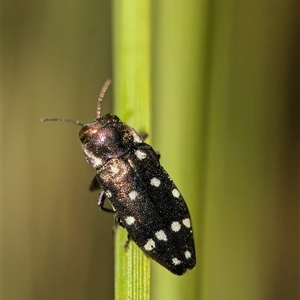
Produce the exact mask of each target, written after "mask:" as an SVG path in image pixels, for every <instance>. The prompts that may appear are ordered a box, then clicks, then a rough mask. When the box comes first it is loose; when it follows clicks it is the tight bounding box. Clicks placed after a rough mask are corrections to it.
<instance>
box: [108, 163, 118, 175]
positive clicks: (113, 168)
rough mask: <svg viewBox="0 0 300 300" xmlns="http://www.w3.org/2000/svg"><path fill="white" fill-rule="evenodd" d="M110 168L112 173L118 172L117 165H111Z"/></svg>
mask: <svg viewBox="0 0 300 300" xmlns="http://www.w3.org/2000/svg"><path fill="white" fill-rule="evenodd" d="M110 169H111V171H112V172H113V173H114V174H118V173H119V172H120V169H119V167H118V166H117V165H112V166H111V167H110Z"/></svg>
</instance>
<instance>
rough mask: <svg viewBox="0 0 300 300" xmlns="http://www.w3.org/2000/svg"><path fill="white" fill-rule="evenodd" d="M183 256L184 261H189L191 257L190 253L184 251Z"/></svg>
mask: <svg viewBox="0 0 300 300" xmlns="http://www.w3.org/2000/svg"><path fill="white" fill-rule="evenodd" d="M184 256H185V258H186V259H189V258H191V257H192V254H191V252H190V251H185V252H184Z"/></svg>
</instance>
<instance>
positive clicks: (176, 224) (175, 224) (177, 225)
mask: <svg viewBox="0 0 300 300" xmlns="http://www.w3.org/2000/svg"><path fill="white" fill-rule="evenodd" d="M180 228H181V225H180V223H179V222H177V221H174V222H172V224H171V229H172V230H173V231H175V232H177V231H179V230H180Z"/></svg>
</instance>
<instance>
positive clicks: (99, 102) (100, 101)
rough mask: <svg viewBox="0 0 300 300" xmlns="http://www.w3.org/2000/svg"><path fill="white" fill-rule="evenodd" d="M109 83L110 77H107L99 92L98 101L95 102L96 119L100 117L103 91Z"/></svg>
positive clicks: (104, 91)
mask: <svg viewBox="0 0 300 300" xmlns="http://www.w3.org/2000/svg"><path fill="white" fill-rule="evenodd" d="M110 84H111V80H110V79H107V80H106V81H105V83H104V86H103V88H102V90H101V93H100V95H99V97H98V102H97V119H99V118H100V117H101V103H102V101H103V98H104V96H105V93H106V91H107V89H108V87H109V85H110Z"/></svg>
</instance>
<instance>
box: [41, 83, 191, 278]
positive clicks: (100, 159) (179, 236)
mask: <svg viewBox="0 0 300 300" xmlns="http://www.w3.org/2000/svg"><path fill="white" fill-rule="evenodd" d="M110 83H111V81H110V80H107V81H106V83H105V84H104V86H103V88H102V90H101V93H100V95H99V97H98V102H97V114H96V119H95V120H94V121H92V122H90V123H87V124H84V123H82V122H80V121H74V120H71V119H67V118H45V119H42V121H43V122H45V121H63V122H71V123H75V124H77V125H80V126H81V129H80V131H79V139H80V141H81V144H82V149H83V152H84V155H85V158H86V161H87V162H88V163H89V164H90V165H91V166H92V167H93V168H94V169H95V171H96V175H95V177H94V178H93V180H92V183H91V185H90V190H95V189H98V188H100V190H101V191H100V194H99V198H98V205H99V206H100V208H101V209H102V210H105V211H113V212H114V213H115V224H117V225H120V226H122V227H124V228H125V229H126V230H127V232H128V235H129V237H130V238H131V239H132V240H133V241H134V242H135V243H136V244H137V245H138V246H139V248H140V249H141V250H142V251H143V252H144V253H145V254H146V255H148V256H149V257H151V258H152V259H154V260H155V261H157V262H158V263H159V264H161V265H162V266H163V267H165V268H167V269H168V270H169V271H171V272H172V273H174V274H177V275H182V274H184V273H185V272H186V271H187V270H189V269H193V268H194V267H195V265H196V253H195V245H194V238H193V230H192V223H191V218H190V214H189V210H188V207H187V205H186V203H185V201H184V199H183V197H182V195H181V193H180V191H179V190H178V188H177V187H176V185H175V183H174V182H173V180H172V179H171V177H170V176H169V175H168V173H167V172H166V171H165V169H164V168H163V167H162V166H161V164H160V162H159V158H160V155H159V154H158V153H157V152H155V151H154V150H153V149H152V147H151V146H150V145H148V144H146V143H145V142H144V139H145V137H146V135H142V134H139V133H138V132H137V131H135V130H134V129H133V128H131V127H130V126H128V125H127V124H125V123H123V122H122V121H121V120H120V119H119V118H118V117H117V116H116V115H114V114H106V115H104V116H102V115H101V103H102V101H103V98H104V95H105V93H106V91H107V89H108V87H109V85H110ZM106 199H107V200H108V201H109V202H110V204H111V206H112V208H113V209H112V210H109V209H107V208H105V207H104V203H105V200H106Z"/></svg>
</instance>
